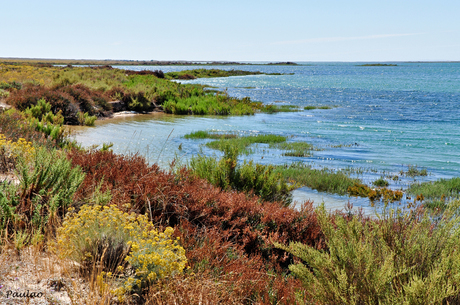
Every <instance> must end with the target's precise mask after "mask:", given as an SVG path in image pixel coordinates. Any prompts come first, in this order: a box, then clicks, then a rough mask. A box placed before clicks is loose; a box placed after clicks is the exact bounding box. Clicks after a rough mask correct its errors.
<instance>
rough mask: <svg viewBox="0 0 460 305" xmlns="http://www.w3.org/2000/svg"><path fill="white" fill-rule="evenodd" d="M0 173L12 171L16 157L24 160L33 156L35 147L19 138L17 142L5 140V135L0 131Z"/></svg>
mask: <svg viewBox="0 0 460 305" xmlns="http://www.w3.org/2000/svg"><path fill="white" fill-rule="evenodd" d="M0 154H1V155H0V173H2V172H3V173H5V172H9V171H12V170H13V169H14V168H15V164H16V161H17V159H18V158H20V157H22V158H24V159H26V160H30V159H32V158H33V156H34V154H35V148H34V146H33V144H32V143H31V142H28V141H26V140H25V139H24V138H19V140H18V141H17V142H14V141H11V140H7V139H6V137H5V135H3V134H1V133H0Z"/></svg>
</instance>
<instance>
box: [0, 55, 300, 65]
mask: <svg viewBox="0 0 460 305" xmlns="http://www.w3.org/2000/svg"><path fill="white" fill-rule="evenodd" d="M0 63H7V64H26V63H27V64H36V65H44V66H46V65H76V66H78V65H102V66H109V65H110V66H236V65H238V66H252V65H267V66H297V65H299V64H297V63H295V62H291V61H285V62H267V63H260V64H254V63H248V62H236V61H206V60H203V61H185V60H112V59H103V60H99V59H44V58H12V57H9V58H7V57H0Z"/></svg>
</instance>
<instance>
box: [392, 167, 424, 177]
mask: <svg viewBox="0 0 460 305" xmlns="http://www.w3.org/2000/svg"><path fill="white" fill-rule="evenodd" d="M399 174H400V175H401V176H403V175H405V176H407V177H411V178H415V177H418V176H422V177H424V176H428V171H427V169H426V168H422V169H419V168H418V167H417V165H410V164H409V165H408V167H407V171H404V170H401V171H400V172H399Z"/></svg>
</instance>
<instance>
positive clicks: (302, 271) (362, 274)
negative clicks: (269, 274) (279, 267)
mask: <svg viewBox="0 0 460 305" xmlns="http://www.w3.org/2000/svg"><path fill="white" fill-rule="evenodd" d="M459 210H460V201H455V202H452V203H451V204H450V205H449V206H448V208H447V209H446V211H445V212H444V214H443V216H442V217H441V218H440V219H439V220H438V221H436V224H435V225H434V224H433V219H432V217H431V215H430V214H429V213H428V212H425V213H423V214H421V213H420V212H407V213H402V212H398V211H394V210H390V211H388V210H385V211H384V212H383V213H382V214H381V215H379V219H378V221H374V220H366V219H363V218H362V217H360V216H357V215H352V216H351V217H348V218H345V217H343V216H341V215H330V214H327V212H326V210H325V208H324V206H322V207H321V208H319V209H317V215H318V221H319V224H320V226H321V230H322V232H323V233H324V237H325V242H326V246H327V250H317V249H315V248H313V247H310V246H307V245H303V244H301V243H299V242H295V243H294V242H292V243H290V244H289V246H285V245H281V244H278V243H276V244H275V245H276V246H277V247H279V248H281V249H284V250H286V251H288V252H289V253H291V254H293V255H294V256H296V257H298V258H299V259H300V260H299V261H300V262H298V263H296V264H293V265H290V266H289V269H290V270H291V271H292V273H293V274H294V275H296V276H297V277H298V278H299V279H300V280H301V281H302V283H303V285H304V287H305V288H306V289H307V290H308V291H310V292H311V293H312V298H313V299H314V300H315V303H317V304H450V303H451V302H452V303H455V300H457V298H458V294H459V292H460V283H459V281H458V278H460V268H457V266H458V265H459V264H460V231H459V230H458V224H459V223H460V216H459V215H460V214H459ZM395 228H398V229H395ZM446 270H447V271H446Z"/></svg>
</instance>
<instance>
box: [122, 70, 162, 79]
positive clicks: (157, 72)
mask: <svg viewBox="0 0 460 305" xmlns="http://www.w3.org/2000/svg"><path fill="white" fill-rule="evenodd" d="M125 73H126V74H128V75H133V74H135V75H155V76H156V77H158V78H165V74H164V73H163V71H161V70H154V71H152V70H141V71H133V70H125Z"/></svg>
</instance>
